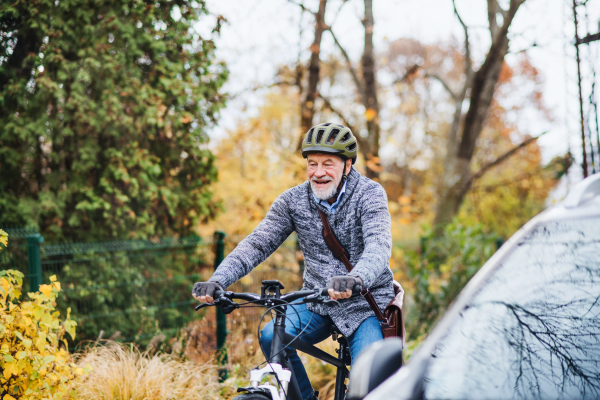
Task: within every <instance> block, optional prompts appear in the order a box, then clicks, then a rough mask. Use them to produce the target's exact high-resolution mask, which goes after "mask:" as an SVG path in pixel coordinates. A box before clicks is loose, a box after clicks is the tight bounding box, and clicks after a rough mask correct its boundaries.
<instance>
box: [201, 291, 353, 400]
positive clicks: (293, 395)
mask: <svg viewBox="0 0 600 400" xmlns="http://www.w3.org/2000/svg"><path fill="white" fill-rule="evenodd" d="M262 283H263V287H262V289H261V294H260V296H259V295H257V294H253V293H233V292H220V293H218V296H219V298H218V300H217V301H216V302H215V303H214V304H202V305H199V306H198V307H196V310H198V309H200V308H203V307H206V306H209V305H216V306H219V307H221V308H222V309H223V311H224V312H225V313H229V312H231V311H233V310H234V309H235V308H239V306H238V305H237V303H234V302H233V301H232V300H231V299H244V300H248V301H253V302H255V303H257V302H259V301H260V304H262V305H264V306H266V307H269V308H271V309H272V310H274V311H275V321H274V326H273V340H272V342H271V358H270V359H269V360H267V365H266V366H265V367H264V368H261V369H255V370H252V371H250V386H248V387H242V388H239V389H238V392H247V393H262V394H264V395H265V396H267V397H270V398H271V399H272V400H302V394H301V392H300V387H299V386H298V382H297V380H296V376H295V375H294V370H293V368H292V366H291V363H290V361H289V358H288V355H287V353H288V350H287V349H296V350H300V351H301V352H303V353H306V354H308V355H310V356H313V357H315V358H318V359H319V360H321V361H324V362H326V363H329V364H332V365H333V366H335V367H336V368H337V373H336V380H335V396H334V399H335V400H343V399H344V398H345V394H346V389H347V387H346V380H347V378H348V374H349V371H348V368H347V366H349V365H350V361H351V357H350V350H349V347H348V341H347V340H346V338H345V337H343V336H341V335H339V333H338V332H337V331H335V332H332V335H333V339H334V340H336V341H337V342H338V343H339V348H338V349H336V352H337V353H338V356H337V358H336V357H334V356H332V355H330V354H328V353H326V352H324V351H323V350H321V349H319V348H317V347H315V346H313V345H311V344H309V343H306V342H304V341H302V340H301V339H299V338H298V337H296V336H293V335H290V334H289V333H286V332H285V322H286V316H285V313H286V311H287V305H285V304H283V303H287V304H289V302H292V301H294V300H296V299H300V298H304V302H309V301H312V302H316V301H319V302H324V301H327V300H323V299H322V298H321V297H319V296H324V297H326V296H327V289H319V288H316V289H312V290H301V291H297V292H291V293H287V294H286V295H284V296H281V293H280V289H283V288H284V287H283V285H282V284H281V283H280V282H278V281H263V282H262ZM355 289H356V288H355ZM357 290H358V292H359V291H360V287H358V289H357ZM266 375H275V376H276V378H277V381H278V383H279V388H277V387H275V386H273V385H271V384H269V383H266V384H261V381H262V379H263V378H264V377H265V376H266Z"/></svg>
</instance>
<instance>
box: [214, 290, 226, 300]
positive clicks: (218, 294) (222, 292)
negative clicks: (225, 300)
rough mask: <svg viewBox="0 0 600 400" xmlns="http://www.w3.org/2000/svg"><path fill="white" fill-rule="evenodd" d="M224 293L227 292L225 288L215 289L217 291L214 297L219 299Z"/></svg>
mask: <svg viewBox="0 0 600 400" xmlns="http://www.w3.org/2000/svg"><path fill="white" fill-rule="evenodd" d="M224 293H225V291H224V290H220V289H217V290H215V293H214V296H213V298H214V299H218V298H219V297H221V296H222V295H223V294H224Z"/></svg>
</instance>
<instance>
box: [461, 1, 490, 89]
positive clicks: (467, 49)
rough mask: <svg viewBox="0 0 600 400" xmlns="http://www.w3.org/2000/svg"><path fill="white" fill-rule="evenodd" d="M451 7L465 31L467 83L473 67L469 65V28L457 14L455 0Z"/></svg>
mask: <svg viewBox="0 0 600 400" xmlns="http://www.w3.org/2000/svg"><path fill="white" fill-rule="evenodd" d="M489 1H495V0H489ZM452 6H453V7H454V14H455V15H456V18H458V22H460V24H461V25H462V27H463V30H464V31H465V75H466V78H467V82H468V81H469V78H470V77H471V74H472V73H473V66H472V65H471V44H470V41H469V28H468V27H467V24H465V22H464V21H463V19H462V18H461V16H460V14H459V13H458V10H457V9H456V2H455V0H452Z"/></svg>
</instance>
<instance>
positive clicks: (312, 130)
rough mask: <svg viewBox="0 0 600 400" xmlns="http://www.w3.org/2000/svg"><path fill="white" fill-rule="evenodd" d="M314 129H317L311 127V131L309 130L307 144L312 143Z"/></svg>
mask: <svg viewBox="0 0 600 400" xmlns="http://www.w3.org/2000/svg"><path fill="white" fill-rule="evenodd" d="M314 131H315V128H310V131H308V135H306V144H311V143H312V137H313V132H314Z"/></svg>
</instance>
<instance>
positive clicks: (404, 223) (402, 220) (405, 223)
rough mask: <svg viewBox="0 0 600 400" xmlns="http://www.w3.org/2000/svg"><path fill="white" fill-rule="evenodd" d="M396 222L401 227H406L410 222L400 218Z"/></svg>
mask: <svg viewBox="0 0 600 400" xmlns="http://www.w3.org/2000/svg"><path fill="white" fill-rule="evenodd" d="M398 222H400V224H401V225H408V224H410V220H409V219H406V218H400V219H399V220H398Z"/></svg>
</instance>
